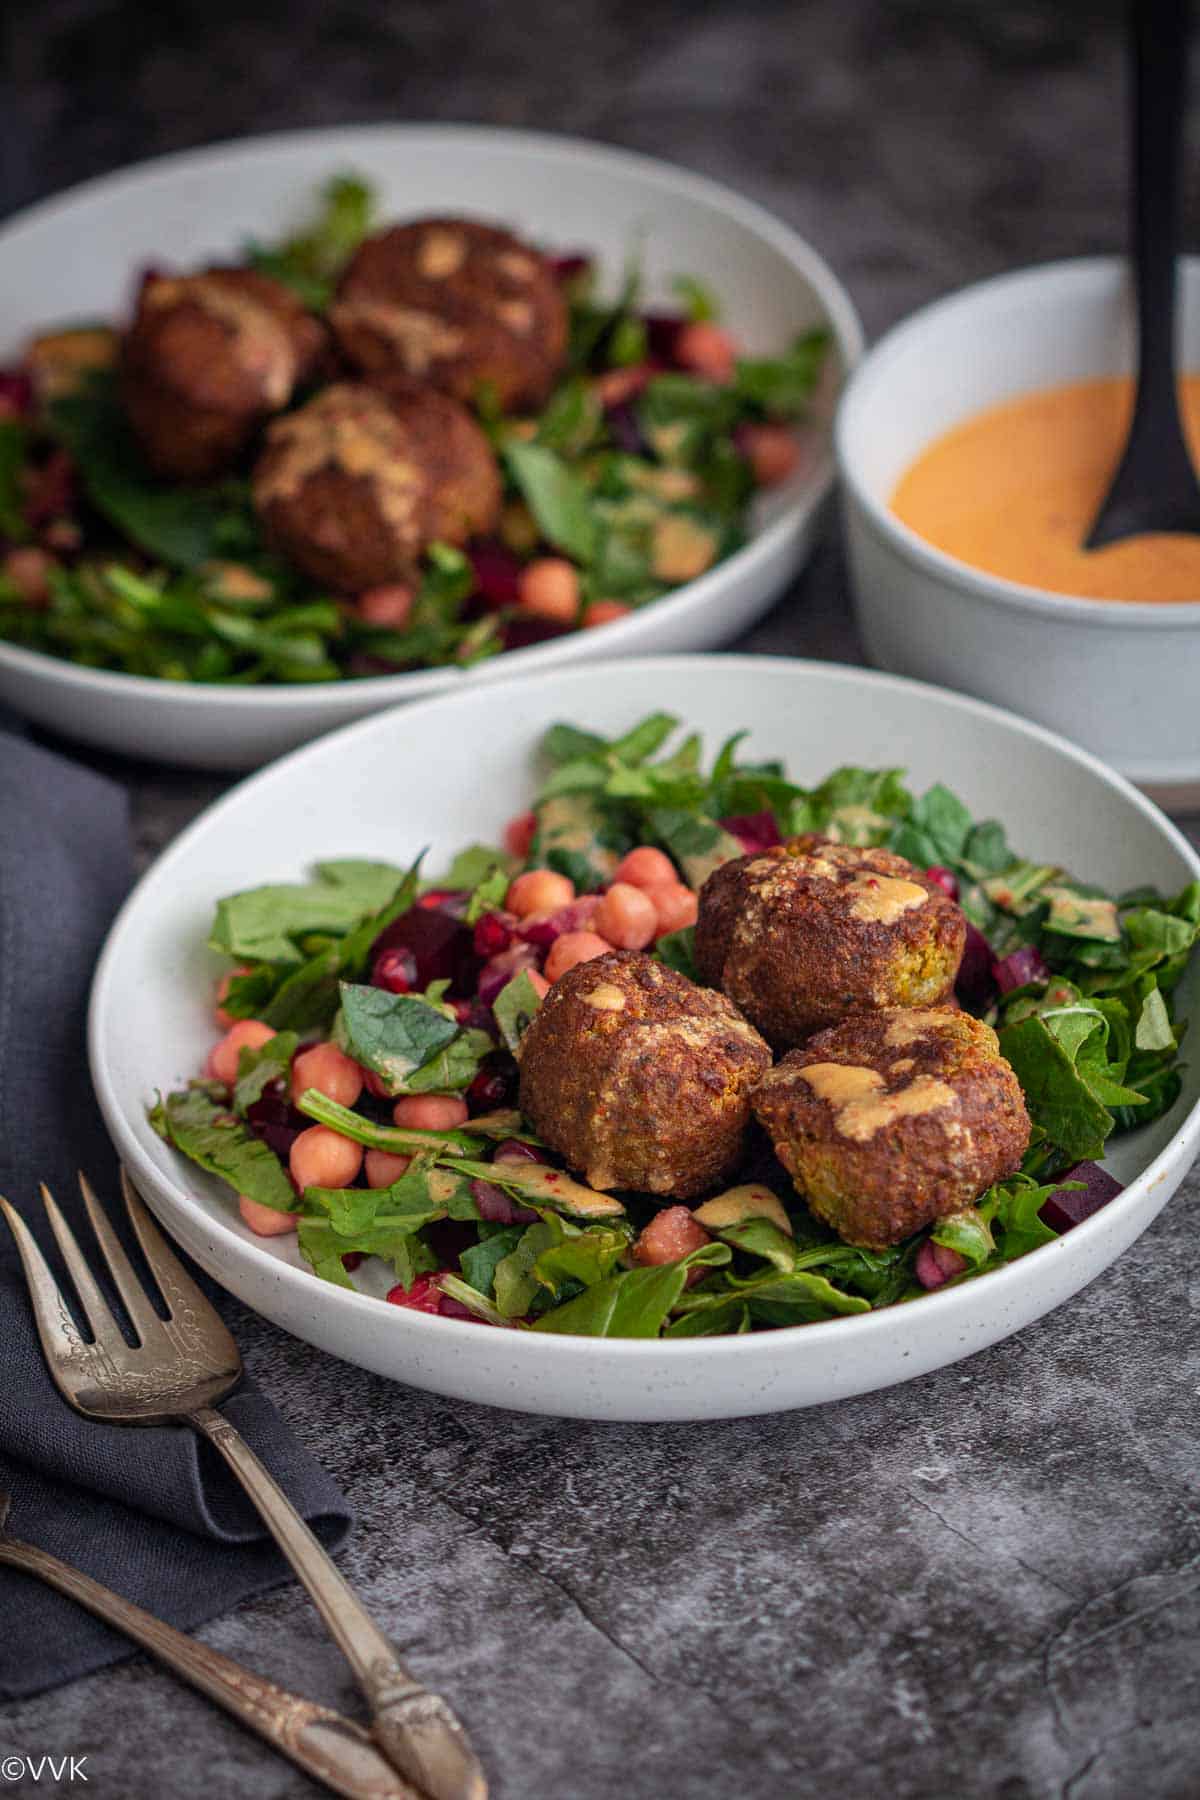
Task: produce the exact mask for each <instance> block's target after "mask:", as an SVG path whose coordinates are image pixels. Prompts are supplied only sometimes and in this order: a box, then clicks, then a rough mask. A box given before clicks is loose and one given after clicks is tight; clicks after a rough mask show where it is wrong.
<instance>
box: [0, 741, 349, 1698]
mask: <svg viewBox="0 0 1200 1800" xmlns="http://www.w3.org/2000/svg"><path fill="white" fill-rule="evenodd" d="M129 879H130V858H129V836H128V818H127V808H126V804H125V797H124V795H123V794H122V792H121V791H120V789H118V788H117V787H115V786H114V785H113V784H112V783H111V782H109V781H106V780H104V779H102V778H101V777H100V776H97V775H94V774H92V773H91V772H90V771H88V770H86V769H83V768H81V767H80V766H78V765H76V764H74V763H71V762H69V761H67V760H66V759H65V758H63V757H59V756H56V755H53V754H51V753H50V752H49V751H46V750H44V749H39V748H38V747H36V746H35V745H33V744H31V743H28V742H26V741H25V740H23V739H21V738H19V737H16V736H13V735H10V734H5V733H2V732H0V1193H3V1194H5V1195H6V1196H7V1198H8V1199H9V1200H11V1201H12V1202H13V1204H14V1205H15V1206H16V1207H17V1209H18V1210H19V1211H20V1212H21V1213H22V1214H23V1215H24V1217H25V1220H26V1222H27V1223H28V1224H29V1225H30V1226H31V1227H32V1229H33V1231H34V1233H35V1235H36V1236H37V1237H38V1238H39V1240H40V1242H41V1244H42V1248H43V1250H45V1251H46V1252H47V1255H48V1257H49V1260H50V1263H51V1267H52V1268H54V1269H55V1270H56V1272H57V1273H58V1275H59V1278H60V1280H64V1282H65V1274H64V1271H63V1269H62V1266H61V1263H60V1262H59V1260H58V1258H57V1252H56V1251H55V1250H54V1247H53V1239H52V1238H51V1237H50V1234H49V1232H48V1230H47V1229H46V1225H45V1218H44V1214H43V1212H42V1206H41V1201H40V1199H39V1198H38V1184H39V1182H42V1181H45V1182H46V1183H47V1185H48V1186H49V1187H50V1188H51V1189H52V1191H53V1193H54V1195H55V1198H56V1199H57V1200H58V1202H59V1204H60V1205H61V1206H62V1208H63V1210H64V1212H65V1213H66V1214H67V1217H68V1218H69V1219H70V1220H71V1223H72V1225H73V1226H74V1227H75V1229H76V1232H77V1234H78V1235H79V1237H80V1241H81V1243H83V1244H84V1246H85V1248H88V1247H90V1245H91V1242H92V1240H91V1239H90V1235H89V1227H88V1225H87V1222H86V1215H83V1209H82V1205H81V1202H80V1199H79V1190H78V1185H77V1182H76V1170H77V1169H83V1170H85V1171H86V1172H87V1174H88V1175H89V1176H90V1178H91V1180H92V1182H93V1184H94V1185H95V1186H96V1188H97V1191H98V1192H99V1193H100V1195H101V1198H102V1199H104V1200H106V1201H107V1202H108V1210H109V1213H110V1216H111V1217H112V1218H113V1220H114V1223H116V1222H118V1216H119V1212H123V1208H122V1207H121V1203H120V1200H119V1196H118V1191H117V1187H116V1180H115V1177H116V1159H115V1157H114V1154H113V1150H112V1146H111V1145H110V1144H109V1142H108V1139H107V1136H106V1135H105V1131H104V1127H103V1125H102V1123H101V1120H100V1115H99V1112H98V1109H97V1107H96V1102H95V1099H94V1097H93V1094H92V1088H91V1082H90V1080H89V1078H88V1070H87V1061H86V1057H85V1046H84V1020H85V1012H86V1007H87V996H88V987H89V984H90V981H91V976H92V969H93V967H94V965H95V961H96V955H97V952H98V950H99V948H100V943H101V940H102V938H103V936H104V933H105V931H106V930H107V928H108V925H109V922H110V920H111V918H112V915H113V913H114V911H115V910H116V907H117V905H118V904H119V903H120V901H121V899H122V898H123V896H124V893H125V889H126V887H127V886H128V883H129ZM209 1292H210V1293H212V1292H213V1290H212V1289H211V1287H210V1288H209ZM214 1297H216V1296H214ZM223 1411H224V1412H225V1413H226V1414H227V1415H228V1417H229V1418H230V1419H232V1420H233V1421H234V1423H235V1424H236V1425H237V1426H238V1429H239V1430H240V1431H241V1432H243V1434H244V1435H245V1436H246V1438H247V1439H248V1440H249V1442H250V1443H251V1444H252V1445H253V1446H254V1449H255V1450H256V1451H257V1452H258V1454H259V1456H260V1457H261V1458H262V1460H263V1462H265V1463H266V1465H267V1467H268V1468H269V1469H270V1470H271V1472H272V1474H273V1475H274V1476H275V1478H276V1479H277V1480H278V1481H279V1482H280V1483H281V1485H282V1486H283V1487H284V1489H285V1490H286V1491H287V1493H288V1495H289V1497H290V1498H291V1500H292V1501H293V1503H294V1504H295V1505H296V1506H297V1507H298V1508H299V1510H300V1511H301V1512H302V1513H303V1514H304V1516H305V1517H306V1518H307V1519H308V1520H309V1522H310V1524H311V1525H312V1526H313V1528H314V1530H315V1531H316V1532H317V1534H318V1536H319V1537H320V1538H321V1539H322V1541H323V1542H324V1543H325V1544H326V1545H328V1546H330V1547H336V1546H337V1545H338V1544H340V1543H341V1542H342V1541H343V1540H344V1539H345V1537H346V1535H347V1533H348V1532H349V1530H350V1527H351V1524H352V1522H353V1521H352V1515H351V1513H350V1510H349V1508H348V1506H347V1504H346V1502H345V1500H344V1499H343V1498H342V1496H341V1494H340V1493H339V1492H338V1490H337V1488H336V1487H335V1486H334V1484H333V1482H332V1481H331V1479H330V1478H329V1476H328V1475H326V1473H325V1472H324V1470H323V1469H321V1468H320V1467H319V1466H318V1465H317V1464H316V1463H314V1462H313V1461H312V1459H311V1458H310V1457H309V1456H308V1454H307V1453H306V1452H305V1451H304V1450H302V1448H301V1447H300V1445H299V1444H298V1443H297V1442H296V1440H295V1439H294V1438H293V1437H292V1436H291V1434H290V1433H289V1431H288V1430H287V1428H286V1426H285V1425H284V1423H283V1421H282V1420H281V1419H280V1417H279V1415H278V1414H277V1413H276V1411H275V1409H274V1407H272V1406H271V1405H270V1403H269V1402H268V1401H267V1400H265V1399H264V1398H263V1396H262V1395H261V1394H260V1393H258V1392H257V1391H256V1390H255V1388H254V1386H253V1384H252V1383H250V1382H247V1383H245V1385H244V1386H243V1387H242V1388H240V1389H239V1391H238V1392H237V1394H235V1395H234V1396H233V1398H232V1399H230V1400H228V1401H226V1402H225V1404H224V1407H223ZM0 1487H4V1488H7V1489H8V1490H9V1491H10V1492H11V1494H12V1511H11V1514H10V1518H9V1527H10V1529H11V1530H12V1531H13V1533H14V1534H15V1535H16V1536H18V1537H23V1538H26V1539H27V1540H28V1541H29V1542H31V1543H34V1544H39V1545H41V1546H42V1547H43V1548H44V1549H47V1550H51V1551H53V1552H54V1553H55V1554H57V1555H58V1556H61V1557H64V1558H65V1559H66V1560H67V1561H68V1562H72V1563H76V1564H77V1565H78V1566H79V1567H80V1568H82V1569H85V1570H86V1571H87V1572H88V1573H89V1574H90V1575H93V1576H95V1577H96V1578H97V1580H99V1581H102V1582H104V1583H105V1584H106V1585H107V1586H109V1587H112V1588H115V1589H116V1590H117V1592H118V1593H121V1594H124V1595H126V1596H127V1597H128V1598H129V1599H131V1600H136V1601H137V1602H138V1604H139V1605H141V1606H144V1607H146V1608H148V1609H149V1611H151V1612H153V1613H157V1614H158V1616H159V1617H160V1618H163V1619H167V1620H169V1621H170V1622H171V1623H172V1624H173V1625H177V1626H182V1627H184V1628H187V1627H189V1626H193V1625H197V1624H199V1623H200V1622H201V1621H202V1620H204V1619H209V1618H213V1617H214V1616H215V1615H216V1614H218V1613H221V1612H225V1611H227V1610H228V1608H229V1607H231V1606H234V1605H236V1604H237V1602H238V1601H240V1600H244V1599H246V1598H247V1597H248V1596H249V1595H251V1594H257V1593H261V1592H263V1591H264V1590H265V1589H267V1588H269V1587H272V1586H275V1585H276V1584H277V1583H279V1582H280V1581H282V1580H284V1579H285V1576H286V1573H287V1571H286V1566H285V1564H284V1562H283V1559H282V1558H281V1557H280V1555H279V1553H278V1551H276V1549H275V1548H274V1545H273V1544H271V1543H270V1541H269V1540H268V1539H267V1537H266V1534H265V1532H264V1530H263V1528H262V1525H261V1523H260V1521H259V1519H258V1515H257V1514H256V1513H255V1512H254V1510H253V1508H252V1507H251V1506H250V1504H249V1502H248V1501H247V1500H246V1498H245V1496H244V1495H243V1493H242V1491H241V1489H240V1488H239V1487H238V1485H237V1483H236V1482H235V1481H234V1480H233V1478H232V1476H230V1475H229V1474H228V1472H227V1471H226V1469H225V1467H224V1465H223V1464H222V1463H221V1461H220V1459H219V1458H218V1457H217V1455H216V1453H215V1452H214V1451H213V1450H212V1449H211V1447H210V1446H208V1445H206V1444H204V1443H203V1442H202V1441H201V1439H200V1438H199V1437H197V1435H196V1434H195V1433H194V1432H192V1431H190V1430H188V1429H186V1428H184V1427H177V1426H167V1427H162V1428H158V1429H147V1430H135V1429H133V1428H131V1427H118V1426H109V1425H99V1424H93V1423H91V1422H89V1421H88V1420H86V1419H81V1418H80V1417H79V1416H78V1414H76V1413H75V1412H73V1411H72V1410H71V1408H70V1407H68V1406H67V1405H66V1403H65V1401H63V1400H62V1399H61V1398H60V1396H59V1394H58V1391H57V1389H56V1388H55V1387H54V1385H53V1383H52V1382H51V1380H50V1376H49V1374H48V1372H47V1370H46V1367H45V1364H44V1362H43V1360H42V1355H41V1350H40V1348H39V1346H38V1341H37V1337H36V1334H35V1330H34V1324H33V1315H32V1312H31V1310H30V1306H29V1301H28V1298H27V1295H26V1292H25V1284H24V1281H23V1279H22V1276H21V1272H20V1265H19V1263H18V1260H17V1254H16V1247H15V1245H14V1244H13V1241H12V1237H11V1234H10V1233H9V1231H8V1229H7V1227H6V1226H4V1225H3V1224H0ZM0 1619H2V1620H5V1621H8V1622H10V1623H9V1625H8V1628H7V1629H5V1630H3V1631H0V1697H2V1698H6V1699H15V1698H17V1697H19V1696H22V1695H25V1694H32V1693H36V1692H38V1691H39V1689H41V1688H46V1687H53V1686H56V1685H57V1684H59V1683H61V1682H65V1681H71V1680H73V1679H74V1678H75V1677H76V1676H78V1675H83V1674H86V1673H87V1672H88V1671H90V1670H92V1669H97V1668H100V1667H102V1666H103V1665H104V1664H106V1663H111V1662H116V1661H118V1660H119V1659H120V1658H121V1657H123V1656H127V1655H130V1654H131V1653H132V1652H131V1649H130V1646H129V1644H128V1641H127V1640H126V1639H125V1638H122V1637H119V1636H118V1635H116V1634H115V1633H113V1632H111V1631H109V1630H108V1629H107V1627H105V1626H103V1625H101V1624H100V1623H99V1622H98V1621H96V1620H94V1619H92V1617H91V1615H90V1614H88V1613H85V1612H84V1611H83V1610H82V1609H81V1608H79V1607H77V1606H74V1605H73V1604H72V1603H71V1602H70V1601H67V1600H64V1599H61V1598H60V1597H59V1596H58V1595H57V1594H53V1593H51V1591H50V1590H49V1589H48V1588H45V1587H43V1586H42V1585H41V1584H40V1583H39V1582H35V1581H33V1580H32V1579H31V1578H30V1577H28V1576H25V1575H21V1574H18V1573H16V1572H14V1571H12V1570H9V1569H3V1568H0ZM18 1620H19V1621H20V1623H19V1626H18V1627H17V1628H16V1629H13V1626H12V1623H11V1622H15V1621H18Z"/></svg>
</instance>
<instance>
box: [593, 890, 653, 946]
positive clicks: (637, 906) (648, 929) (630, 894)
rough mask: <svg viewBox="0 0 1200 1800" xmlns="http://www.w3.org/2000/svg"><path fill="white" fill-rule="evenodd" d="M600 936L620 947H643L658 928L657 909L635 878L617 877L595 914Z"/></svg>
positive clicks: (650, 940)
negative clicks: (634, 880) (624, 879)
mask: <svg viewBox="0 0 1200 1800" xmlns="http://www.w3.org/2000/svg"><path fill="white" fill-rule="evenodd" d="M592 923H593V924H594V925H595V927H596V930H597V931H598V932H599V933H600V935H601V937H604V938H607V939H608V941H609V943H610V944H614V945H615V946H616V948H617V949H618V950H644V949H645V948H646V945H647V944H649V943H651V942H653V939H654V936H655V934H656V932H657V931H658V913H657V910H656V909H655V905H654V902H653V900H652V899H651V898H650V896H649V894H647V893H645V892H643V890H642V889H641V888H639V887H634V886H633V884H632V882H628V881H614V882H613V884H612V886H611V887H610V888H609V890H608V892H607V894H605V896H604V898H603V900H601V902H600V904H599V906H598V907H597V908H596V911H595V913H594V915H593V918H592Z"/></svg>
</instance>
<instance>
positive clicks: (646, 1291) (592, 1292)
mask: <svg viewBox="0 0 1200 1800" xmlns="http://www.w3.org/2000/svg"><path fill="white" fill-rule="evenodd" d="M729 1257H730V1251H729V1248H728V1246H727V1245H725V1244H705V1245H703V1246H702V1248H701V1249H699V1250H693V1251H692V1253H691V1255H690V1256H685V1257H684V1258H683V1260H682V1261H680V1262H677V1263H664V1264H661V1265H660V1266H659V1267H657V1268H646V1269H627V1270H625V1271H623V1272H622V1273H621V1274H619V1275H609V1276H607V1277H606V1278H605V1279H604V1280H603V1281H598V1282H596V1283H595V1285H594V1286H592V1287H589V1288H585V1289H584V1291H583V1293H582V1294H579V1295H577V1296H576V1298H575V1299H574V1300H568V1301H567V1303H566V1304H565V1306H556V1307H555V1308H554V1310H553V1312H548V1313H543V1314H542V1316H541V1318H540V1319H538V1320H537V1321H536V1322H535V1324H534V1326H533V1329H534V1331H552V1332H563V1333H569V1334H576V1335H579V1336H583V1337H627V1338H628V1337H631V1338H652V1337H658V1335H659V1333H660V1332H661V1331H662V1328H663V1326H664V1324H665V1323H666V1321H667V1319H668V1318H669V1317H670V1314H671V1311H672V1309H673V1308H674V1307H675V1305H676V1304H677V1303H678V1301H679V1297H680V1295H681V1294H682V1293H683V1291H684V1288H685V1286H686V1284H687V1278H688V1274H689V1271H690V1270H692V1269H695V1268H716V1267H718V1266H719V1265H720V1264H722V1263H727V1262H728V1261H729Z"/></svg>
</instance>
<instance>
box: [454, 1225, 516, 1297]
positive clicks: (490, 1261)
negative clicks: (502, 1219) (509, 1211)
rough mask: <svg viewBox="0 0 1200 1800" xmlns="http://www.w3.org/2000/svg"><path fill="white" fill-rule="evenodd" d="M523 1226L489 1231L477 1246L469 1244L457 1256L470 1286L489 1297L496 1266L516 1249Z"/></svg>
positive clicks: (503, 1227)
mask: <svg viewBox="0 0 1200 1800" xmlns="http://www.w3.org/2000/svg"><path fill="white" fill-rule="evenodd" d="M525 1231H526V1227H525V1226H524V1225H500V1226H497V1227H495V1228H494V1229H493V1230H491V1231H489V1233H488V1235H487V1237H485V1238H481V1239H480V1241H479V1243H477V1244H469V1245H468V1246H467V1248H466V1249H465V1250H464V1251H463V1252H462V1254H461V1255H460V1256H459V1259H458V1261H459V1266H460V1267H461V1269H462V1272H463V1275H464V1276H465V1277H466V1279H467V1280H468V1281H469V1282H470V1284H471V1286H472V1287H473V1288H475V1289H477V1290H478V1292H479V1293H481V1294H483V1295H485V1296H486V1295H490V1294H491V1292H492V1283H493V1280H494V1278H495V1274H496V1269H497V1267H498V1265H499V1264H500V1263H501V1262H503V1260H504V1258H505V1257H506V1256H508V1255H509V1254H510V1253H511V1252H512V1251H513V1250H515V1249H516V1247H517V1245H518V1244H519V1243H520V1241H521V1239H522V1237H523V1236H524V1234H525Z"/></svg>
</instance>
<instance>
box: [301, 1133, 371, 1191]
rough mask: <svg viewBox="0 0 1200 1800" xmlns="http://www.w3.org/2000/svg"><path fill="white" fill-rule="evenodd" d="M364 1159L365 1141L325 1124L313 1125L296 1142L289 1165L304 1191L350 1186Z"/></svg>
mask: <svg viewBox="0 0 1200 1800" xmlns="http://www.w3.org/2000/svg"><path fill="white" fill-rule="evenodd" d="M362 1160H363V1151H362V1145H361V1144H356V1143H355V1142H354V1140H353V1138H348V1137H343V1136H342V1134H341V1132H339V1131H330V1130H329V1128H328V1126H326V1125H310V1126H309V1128H308V1130H307V1131H302V1132H301V1133H300V1136H299V1137H298V1138H297V1139H296V1140H295V1142H294V1143H293V1145H292V1149H291V1155H290V1156H289V1157H288V1168H289V1169H290V1170H291V1172H292V1180H293V1181H294V1182H295V1183H296V1186H297V1187H298V1188H299V1189H300V1191H301V1193H303V1191H304V1189H305V1188H310V1187H327V1188H342V1187H349V1186H350V1183H351V1182H352V1181H353V1180H354V1179H355V1177H356V1176H357V1174H358V1171H359V1170H360V1169H361V1168H362Z"/></svg>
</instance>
